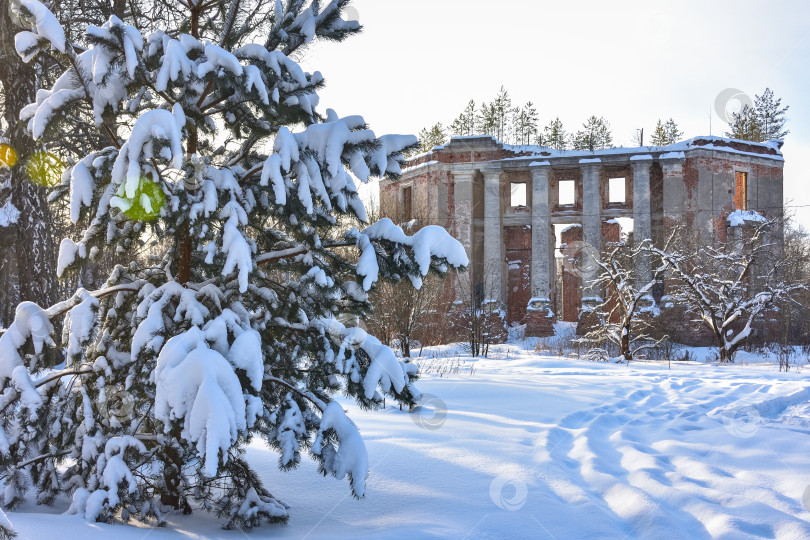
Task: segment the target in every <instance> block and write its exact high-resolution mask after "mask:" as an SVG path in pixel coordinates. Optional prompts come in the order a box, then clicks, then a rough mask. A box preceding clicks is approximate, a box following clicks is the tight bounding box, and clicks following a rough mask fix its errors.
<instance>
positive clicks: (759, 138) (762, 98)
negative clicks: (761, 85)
mask: <svg viewBox="0 0 810 540" xmlns="http://www.w3.org/2000/svg"><path fill="white" fill-rule="evenodd" d="M788 109H789V107H788V106H785V107H782V99H781V98H775V97H774V95H773V91H772V90H771V89H770V88H766V89H765V92H763V93H762V95H758V96H754V105H753V107H751V106H748V105H745V106H743V108H742V110H740V111H739V112H737V113H733V114H732V115H731V122H729V128H730V130H729V131H727V132H726V137H731V138H733V139H741V140H744V141H753V142H765V141H777V140H783V139H784V138H785V136H786V135H788V134H789V133H790V131H789V130H787V129H785V124H786V123H787V119H786V118H785V113H786V112H787V110H788Z"/></svg>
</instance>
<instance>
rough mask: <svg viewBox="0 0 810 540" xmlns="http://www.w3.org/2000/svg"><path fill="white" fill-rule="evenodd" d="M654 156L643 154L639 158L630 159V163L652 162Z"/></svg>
mask: <svg viewBox="0 0 810 540" xmlns="http://www.w3.org/2000/svg"><path fill="white" fill-rule="evenodd" d="M652 158H653V157H652V156H651V155H650V154H641V155H638V156H633V157H631V158H630V161H651V160H652Z"/></svg>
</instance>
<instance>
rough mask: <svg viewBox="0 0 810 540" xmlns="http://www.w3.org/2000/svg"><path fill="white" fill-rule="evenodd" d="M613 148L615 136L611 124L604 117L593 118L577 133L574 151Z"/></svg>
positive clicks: (574, 140)
mask: <svg viewBox="0 0 810 540" xmlns="http://www.w3.org/2000/svg"><path fill="white" fill-rule="evenodd" d="M612 146H613V135H612V134H611V131H610V123H609V122H608V121H607V120H605V118H604V117H599V118H597V117H596V116H591V117H590V118H588V119H587V120H586V121H585V123H584V124H582V129H581V130H579V131H577V132H576V134H575V135H574V139H573V147H574V150H590V151H592V152H593V151H594V150H602V149H604V148H611V147H612Z"/></svg>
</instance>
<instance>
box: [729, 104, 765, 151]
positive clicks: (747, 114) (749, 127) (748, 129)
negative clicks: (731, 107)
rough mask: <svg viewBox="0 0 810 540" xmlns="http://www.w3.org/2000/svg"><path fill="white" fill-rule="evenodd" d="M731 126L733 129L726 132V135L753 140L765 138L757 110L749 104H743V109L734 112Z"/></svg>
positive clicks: (757, 140)
mask: <svg viewBox="0 0 810 540" xmlns="http://www.w3.org/2000/svg"><path fill="white" fill-rule="evenodd" d="M729 127H730V128H731V131H727V132H726V137H730V138H732V139H740V140H743V141H753V142H761V141H762V140H763V137H762V129H761V126H760V123H759V118H758V115H757V111H756V109H754V108H753V107H749V106H748V105H743V108H742V110H740V111H739V112H736V113H732V115H731V122H730V123H729Z"/></svg>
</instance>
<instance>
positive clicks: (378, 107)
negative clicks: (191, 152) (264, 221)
mask: <svg viewBox="0 0 810 540" xmlns="http://www.w3.org/2000/svg"><path fill="white" fill-rule="evenodd" d="M353 6H354V9H355V10H356V13H357V15H358V18H359V20H360V22H361V23H362V24H363V25H364V26H365V31H364V32H363V34H361V35H360V36H357V37H354V38H351V39H349V40H348V41H346V42H344V43H342V44H330V43H326V44H320V45H317V46H315V47H313V48H312V49H310V50H309V51H308V52H307V54H306V56H305V57H304V58H303V59H302V63H303V64H304V66H305V68H306V69H308V70H320V71H321V72H322V73H323V75H324V77H325V78H326V81H327V87H326V89H325V90H323V91H322V92H321V108H324V107H331V108H334V109H335V110H337V112H338V113H339V114H341V115H347V114H362V115H363V116H365V118H366V120H367V121H368V122H369V123H370V125H371V127H372V129H374V130H375V131H376V132H377V133H378V134H383V133H417V132H418V131H419V130H420V129H421V128H422V127H424V126H426V125H429V124H432V123H434V122H436V121H441V122H443V123H445V124H448V123H449V122H450V121H452V119H453V118H454V117H455V116H457V115H458V113H459V112H460V111H461V110H462V109H463V107H464V106H465V105H466V103H467V101H468V100H469V99H470V98H473V99H475V100H476V102H480V101H481V100H489V99H491V98H492V97H493V96H494V95H495V93H496V92H497V90H498V89H499V88H500V86H501V85H504V86H505V87H506V88H507V89H508V90H509V91H510V93H511V95H512V98H513V101H514V102H515V103H516V104H518V103H520V104H522V103H523V102H525V101H528V100H531V101H533V102H534V103H535V105H536V106H537V109H538V111H539V113H540V121H541V124H545V123H546V122H548V120H549V119H550V118H553V117H555V116H559V117H560V118H561V119H562V120H563V122H564V124H565V126H566V128H567V129H568V130H569V131H572V130H575V129H577V128H578V127H579V126H580V125H581V123H582V122H583V121H584V120H585V118H586V117H587V116H589V115H591V114H596V115H602V116H605V117H606V118H607V119H608V120H609V121H610V123H611V126H612V127H613V134H614V142H615V143H617V144H624V145H630V144H631V137H632V134H633V131H634V130H635V129H636V128H638V127H644V128H645V133H649V132H650V131H651V130H652V128H653V127H654V125H655V122H656V120H657V119H658V118H659V117H664V118H667V117H669V116H672V117H673V118H674V119H675V121H676V122H678V124H679V125H680V127H681V129H682V130H683V131H684V132H685V137H694V136H697V135H706V134H708V132H709V112H710V109H713V104H714V101H715V98H716V97H717V95H718V94H719V93H720V92H722V91H723V90H725V89H727V88H737V89H740V90H742V91H743V92H745V93H746V94H748V95H750V96H751V97H752V98H753V96H754V94H758V93H762V91H763V90H764V89H765V87H766V86H769V87H770V88H771V89H773V90H774V92H775V93H776V95H777V97H781V98H782V102H783V104H787V105H790V110H789V111H788V118H789V122H788V128H789V129H790V131H791V133H790V135H788V137H787V139H786V143H785V146H784V148H783V152H784V154H785V161H786V164H785V198H786V199H787V200H789V201H792V203H793V204H795V205H810V185H808V176H810V159H806V157H805V156H808V157H810V2H807V1H806V0H805V1H802V0H797V1H770V2H754V1H739V0H736V1H706V0H704V1H689V0H687V1H680V2H677V3H675V2H671V3H669V2H640V1H636V2H632V1H627V2H622V1H612V2H602V1H598V2H597V1H594V2H576V1H565V2H563V1H560V2H530V1H519V0H499V1H497V2H484V1H479V0H469V1H461V0H433V1H429V0H411V1H402V0H399V1H394V0H355V2H354V4H353ZM711 114H712V132H713V134H715V135H722V134H723V132H724V131H725V129H726V127H727V126H726V125H725V123H724V122H723V121H722V120H721V119H720V118H719V117H718V115H717V114H716V113H714V112H713V111H712V113H711ZM796 214H797V217H798V218H799V219H800V221H801V222H802V223H804V224H805V226H806V227H808V228H810V207H807V208H798V209H796Z"/></svg>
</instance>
